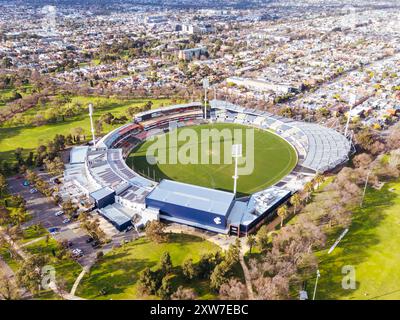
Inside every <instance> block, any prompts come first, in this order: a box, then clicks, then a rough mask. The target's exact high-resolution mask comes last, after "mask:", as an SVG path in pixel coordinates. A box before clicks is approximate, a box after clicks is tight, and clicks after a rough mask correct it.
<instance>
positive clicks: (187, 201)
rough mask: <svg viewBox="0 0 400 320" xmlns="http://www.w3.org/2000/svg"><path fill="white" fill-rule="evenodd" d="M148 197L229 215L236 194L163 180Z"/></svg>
mask: <svg viewBox="0 0 400 320" xmlns="http://www.w3.org/2000/svg"><path fill="white" fill-rule="evenodd" d="M146 199H150V200H156V201H162V202H166V203H169V204H174V205H179V206H186V207H190V208H193V209H196V210H200V211H206V212H210V213H214V214H217V215H221V216H227V215H228V214H229V209H230V207H231V204H232V201H233V200H234V194H233V193H230V192H226V191H220V190H214V189H209V188H204V187H200V186H195V185H191V184H186V183H182V182H176V181H171V180H162V181H161V182H160V184H159V185H158V186H157V187H156V188H155V189H154V190H153V191H152V192H151V193H150V194H149V195H148V196H147V197H146Z"/></svg>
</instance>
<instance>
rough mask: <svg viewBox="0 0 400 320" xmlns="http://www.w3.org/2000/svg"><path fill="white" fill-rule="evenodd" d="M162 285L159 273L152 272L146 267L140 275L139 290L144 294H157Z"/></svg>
mask: <svg viewBox="0 0 400 320" xmlns="http://www.w3.org/2000/svg"><path fill="white" fill-rule="evenodd" d="M160 285H161V277H160V276H159V274H158V273H157V271H151V269H150V268H149V267H146V268H145V269H144V270H143V271H142V272H141V273H140V274H139V280H138V288H139V291H140V292H141V293H142V294H156V292H157V290H158V289H159V287H160Z"/></svg>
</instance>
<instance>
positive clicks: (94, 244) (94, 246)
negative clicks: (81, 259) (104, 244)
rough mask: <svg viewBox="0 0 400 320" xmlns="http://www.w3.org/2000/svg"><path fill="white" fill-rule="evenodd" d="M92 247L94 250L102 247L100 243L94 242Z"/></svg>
mask: <svg viewBox="0 0 400 320" xmlns="http://www.w3.org/2000/svg"><path fill="white" fill-rule="evenodd" d="M91 245H92V248H97V247H99V246H100V242H98V241H93V242H92V244H91Z"/></svg>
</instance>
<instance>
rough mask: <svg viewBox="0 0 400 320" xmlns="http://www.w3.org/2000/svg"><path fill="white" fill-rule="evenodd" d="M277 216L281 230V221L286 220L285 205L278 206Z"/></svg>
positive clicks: (286, 210) (286, 209)
mask: <svg viewBox="0 0 400 320" xmlns="http://www.w3.org/2000/svg"><path fill="white" fill-rule="evenodd" d="M277 214H278V216H279V217H280V218H281V228H282V226H283V220H285V219H286V218H287V215H288V208H287V205H283V206H280V207H279V208H278V211H277Z"/></svg>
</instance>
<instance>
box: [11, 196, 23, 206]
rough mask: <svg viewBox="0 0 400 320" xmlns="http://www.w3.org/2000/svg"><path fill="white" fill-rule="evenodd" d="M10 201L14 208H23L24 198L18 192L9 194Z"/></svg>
mask: <svg viewBox="0 0 400 320" xmlns="http://www.w3.org/2000/svg"><path fill="white" fill-rule="evenodd" d="M11 202H12V203H13V204H14V205H15V207H16V208H25V199H24V197H23V196H21V195H20V194H16V195H13V196H11Z"/></svg>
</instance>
